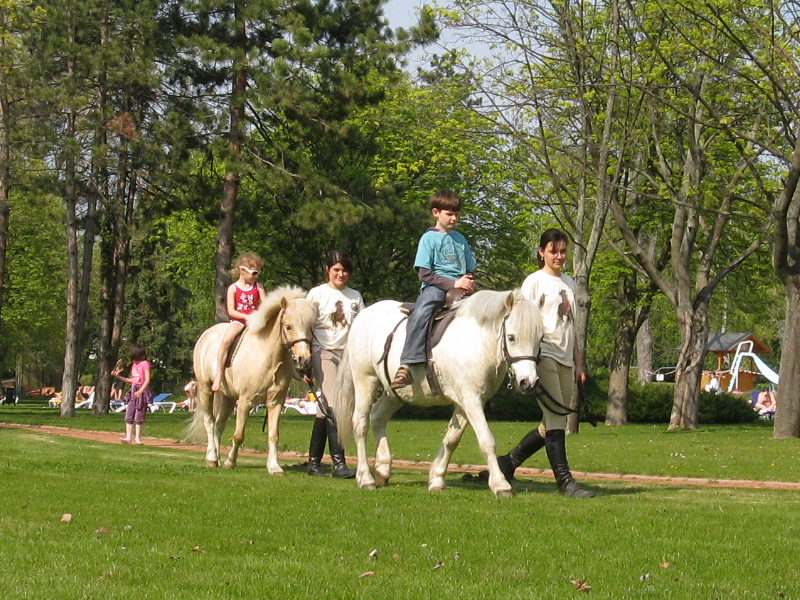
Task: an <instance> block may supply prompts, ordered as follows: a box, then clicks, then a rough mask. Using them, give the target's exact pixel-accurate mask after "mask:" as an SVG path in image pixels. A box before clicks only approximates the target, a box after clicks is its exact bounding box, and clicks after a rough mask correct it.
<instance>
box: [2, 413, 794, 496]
mask: <svg viewBox="0 0 800 600" xmlns="http://www.w3.org/2000/svg"><path fill="white" fill-rule="evenodd" d="M2 428H6V429H24V430H27V431H36V432H39V433H46V434H49V435H62V436H66V437H71V438H76V439H81V440H92V441H95V442H103V443H106V444H119V433H118V432H111V431H89V430H86V429H69V428H67V427H52V426H49V425H21V424H17V423H0V429H2ZM144 445H145V446H148V447H153V448H169V449H170V450H188V451H191V452H200V453H204V452H205V447H203V446H199V445H192V444H183V443H180V442H176V441H175V440H171V439H164V438H154V437H147V436H145V438H144ZM239 455H240V456H254V457H266V452H254V451H252V450H241V451H240V452H239ZM279 457H280V458H281V460H291V461H302V460H306V459H307V458H308V455H306V454H301V453H299V452H281V453H280V454H279ZM347 458H348V462H349V463H350V464H353V463H354V462H355V459H354V457H347ZM392 466H393V467H395V468H398V469H415V470H418V471H427V470H429V469H430V467H431V463H430V462H428V461H418V462H414V461H409V460H394V461H392ZM485 468H486V466H485V465H450V468H449V470H448V471H449V472H450V473H477V472H478V471H481V470H482V469H485ZM572 473H573V475H575V477H576V478H578V479H585V480H587V481H616V482H627V483H658V484H664V485H676V486H701V487H715V488H740V489H751V490H755V489H760V490H786V491H800V483H796V482H791V481H756V480H752V479H707V478H702V477H659V476H654V475H619V474H616V473H584V472H582V471H573V472H572ZM515 475H516V476H517V477H543V478H546V479H552V477H553V474H552V472H551V471H550V470H549V469H529V468H525V467H520V468H518V469H517V470H516V472H515Z"/></svg>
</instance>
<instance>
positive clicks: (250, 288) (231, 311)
mask: <svg viewBox="0 0 800 600" xmlns="http://www.w3.org/2000/svg"><path fill="white" fill-rule="evenodd" d="M263 268H264V261H263V260H262V259H261V257H260V256H257V255H255V254H253V253H251V252H247V253H245V254H242V255H241V256H240V257H239V258H238V259H236V271H238V273H239V279H237V280H236V281H235V282H234V283H232V284H231V285H229V286H228V294H227V307H228V316H229V317H230V319H231V322H230V324H229V325H228V328H227V329H226V330H225V335H224V336H223V338H222V342H221V343H220V345H219V352H218V354H217V373H216V376H215V377H214V382H213V383H212V384H211V391H212V392H218V391H219V388H220V387H221V386H222V383H223V381H225V362H226V360H227V358H228V350H229V349H230V347H231V344H232V343H233V340H234V339H236V336H237V335H239V333H241V331H242V329H244V326H245V325H246V324H247V315H249V314H250V313H252V312H254V311H255V310H256V309H257V308H258V307H259V306H260V305H261V303H262V302H263V301H264V298H265V297H266V295H267V293H266V291H264V286H263V285H261V284H260V283H258V276H259V275H260V274H261V269H263Z"/></svg>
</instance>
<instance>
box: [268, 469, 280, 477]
mask: <svg viewBox="0 0 800 600" xmlns="http://www.w3.org/2000/svg"><path fill="white" fill-rule="evenodd" d="M267 473H269V474H270V475H277V476H278V477H281V476H282V475H283V469H271V470H270V469H267Z"/></svg>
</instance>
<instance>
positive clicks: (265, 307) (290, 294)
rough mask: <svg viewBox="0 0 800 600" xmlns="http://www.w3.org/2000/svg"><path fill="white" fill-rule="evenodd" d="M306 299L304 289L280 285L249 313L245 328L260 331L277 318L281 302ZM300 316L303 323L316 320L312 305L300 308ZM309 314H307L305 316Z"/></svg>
mask: <svg viewBox="0 0 800 600" xmlns="http://www.w3.org/2000/svg"><path fill="white" fill-rule="evenodd" d="M305 297H306V292H305V290H304V289H302V288H299V287H297V286H294V285H282V286H280V287H277V288H275V289H274V290H272V291H271V292H269V293H268V294H267V297H266V298H264V301H263V302H262V303H261V305H260V306H259V307H258V310H256V311H254V312H252V313H250V316H249V317H247V326H248V327H249V328H250V329H251V330H252V331H260V330H262V329H264V327H266V326H267V324H268V323H269V322H270V321H272V319H274V318H275V317H277V316H278V313H279V312H280V311H281V302H282V301H283V300H286V301H287V302H288V301H289V300H300V299H303V298H305ZM301 310H302V314H301V315H300V318H301V319H302V321H303V322H305V321H307V320H313V319H315V318H316V310H315V308H314V305H313V304H312V303H310V302H309V303H308V307H305V306H304V307H302V308H301ZM306 313H309V314H306Z"/></svg>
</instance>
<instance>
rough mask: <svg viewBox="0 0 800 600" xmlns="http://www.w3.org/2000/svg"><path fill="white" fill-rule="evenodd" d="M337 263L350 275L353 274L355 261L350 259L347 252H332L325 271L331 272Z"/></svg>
mask: <svg viewBox="0 0 800 600" xmlns="http://www.w3.org/2000/svg"><path fill="white" fill-rule="evenodd" d="M336 263H340V264H341V265H342V266H343V267H344V270H345V271H347V272H348V273H351V274H352V272H353V259H352V258H350V255H349V254H348V253H347V252H342V251H341V250H331V253H330V254H328V261H327V262H326V263H325V267H326V268H325V271H326V272H327V271H330V269H331V267H332V266H333V265H335V264H336Z"/></svg>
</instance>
